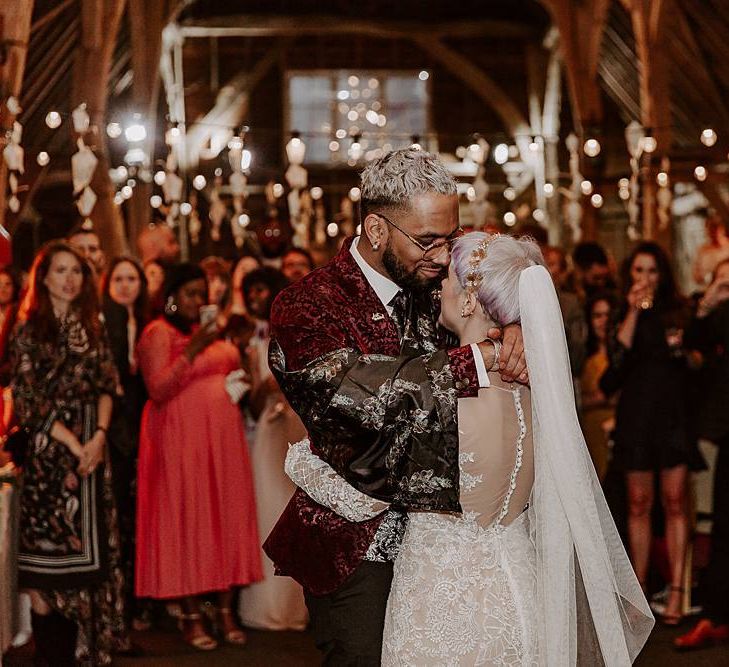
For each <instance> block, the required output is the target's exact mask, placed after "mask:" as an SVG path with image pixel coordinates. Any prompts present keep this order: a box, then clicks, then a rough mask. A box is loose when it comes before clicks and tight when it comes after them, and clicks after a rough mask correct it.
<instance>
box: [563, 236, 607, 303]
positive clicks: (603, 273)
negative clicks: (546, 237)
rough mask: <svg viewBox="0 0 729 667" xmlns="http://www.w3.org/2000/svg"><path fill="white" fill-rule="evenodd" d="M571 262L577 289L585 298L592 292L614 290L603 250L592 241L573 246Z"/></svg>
mask: <svg viewBox="0 0 729 667" xmlns="http://www.w3.org/2000/svg"><path fill="white" fill-rule="evenodd" d="M572 260H573V262H574V267H575V275H576V277H577V283H578V285H577V287H578V289H579V291H580V292H581V293H582V295H583V296H584V297H585V298H589V297H590V296H591V295H592V294H593V293H594V292H601V291H604V290H606V289H607V290H611V289H614V288H615V281H614V279H613V275H612V270H611V268H610V261H609V260H608V256H607V253H606V252H605V249H604V248H603V247H602V246H601V245H600V244H599V243H595V242H594V241H583V242H582V243H578V244H577V246H575V249H574V251H573V252H572Z"/></svg>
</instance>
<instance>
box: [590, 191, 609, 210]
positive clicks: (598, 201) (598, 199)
mask: <svg viewBox="0 0 729 667" xmlns="http://www.w3.org/2000/svg"><path fill="white" fill-rule="evenodd" d="M590 203H591V204H592V205H593V206H594V207H595V208H600V207H601V206H602V205H603V204H604V203H605V202H604V200H603V198H602V195H600V194H598V193H597V192H596V193H595V194H594V195H592V197H590Z"/></svg>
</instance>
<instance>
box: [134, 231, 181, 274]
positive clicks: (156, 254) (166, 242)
mask: <svg viewBox="0 0 729 667" xmlns="http://www.w3.org/2000/svg"><path fill="white" fill-rule="evenodd" d="M137 249H138V250H139V256H140V257H141V259H142V264H143V265H145V266H146V264H147V262H148V261H150V260H152V259H154V260H158V261H160V262H162V263H163V264H172V263H174V262H176V261H178V260H179V258H180V244H179V243H178V242H177V237H176V236H175V233H174V232H173V231H172V230H171V229H170V228H169V227H168V226H167V225H165V224H159V225H149V226H147V227H145V228H144V229H143V230H142V231H141V232H140V233H139V236H138V237H137Z"/></svg>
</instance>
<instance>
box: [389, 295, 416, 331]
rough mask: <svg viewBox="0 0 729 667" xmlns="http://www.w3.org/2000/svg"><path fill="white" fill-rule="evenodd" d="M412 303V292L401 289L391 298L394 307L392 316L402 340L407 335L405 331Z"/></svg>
mask: <svg viewBox="0 0 729 667" xmlns="http://www.w3.org/2000/svg"><path fill="white" fill-rule="evenodd" d="M410 303H411V299H410V292H408V291H406V290H402V289H401V290H400V291H399V292H398V293H397V294H396V295H395V296H394V297H392V299H390V303H389V304H388V305H389V306H391V307H392V315H390V317H392V321H393V322H394V323H395V328H396V329H397V333H398V335H399V336H400V340H402V339H403V338H404V337H405V331H406V329H407V324H408V319H409V317H410Z"/></svg>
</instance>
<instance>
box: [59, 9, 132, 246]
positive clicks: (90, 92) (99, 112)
mask: <svg viewBox="0 0 729 667" xmlns="http://www.w3.org/2000/svg"><path fill="white" fill-rule="evenodd" d="M124 5H125V0H82V6H81V25H82V33H81V44H80V45H79V47H78V50H77V52H76V62H75V63H74V83H73V94H72V99H73V103H72V106H73V107H75V106H77V105H78V104H81V103H82V102H85V103H86V106H87V110H88V113H89V116H90V117H91V124H92V125H95V126H96V127H97V128H98V138H97V142H96V145H95V146H94V149H95V153H96V155H97V157H98V158H99V164H98V166H97V168H96V172H95V173H94V178H93V181H92V183H91V189H92V190H93V191H94V192H95V193H96V196H97V197H98V199H97V201H96V205H95V206H94V210H93V211H92V212H91V220H92V221H93V223H94V227H95V229H96V231H97V233H98V234H99V238H100V240H101V244H102V246H103V248H104V250H105V252H106V253H107V255H109V256H114V255H119V254H122V253H125V252H126V251H127V242H126V235H125V233H124V220H123V218H122V215H121V212H120V211H119V208H118V207H117V206H116V204H114V186H113V184H112V182H111V179H110V177H109V166H110V165H109V158H108V153H107V150H106V140H105V137H106V132H105V122H106V109H107V88H108V83H109V71H110V69H111V63H112V57H113V55H114V48H115V46H116V38H117V34H118V32H119V25H120V23H121V18H122V15H123V12H124Z"/></svg>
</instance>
